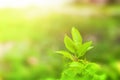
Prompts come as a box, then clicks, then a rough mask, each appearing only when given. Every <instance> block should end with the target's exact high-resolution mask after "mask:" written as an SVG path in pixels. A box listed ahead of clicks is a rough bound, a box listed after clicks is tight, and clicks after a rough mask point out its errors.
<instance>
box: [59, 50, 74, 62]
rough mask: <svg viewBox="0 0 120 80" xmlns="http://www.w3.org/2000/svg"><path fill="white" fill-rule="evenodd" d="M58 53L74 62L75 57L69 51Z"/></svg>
mask: <svg viewBox="0 0 120 80" xmlns="http://www.w3.org/2000/svg"><path fill="white" fill-rule="evenodd" d="M57 53H59V54H62V55H63V56H64V57H67V58H69V59H71V60H74V59H73V56H72V55H71V54H70V53H69V52H67V51H57Z"/></svg>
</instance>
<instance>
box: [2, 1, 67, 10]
mask: <svg viewBox="0 0 120 80" xmlns="http://www.w3.org/2000/svg"><path fill="white" fill-rule="evenodd" d="M66 1H68V0H0V7H14V8H16V7H27V6H31V5H33V6H38V7H57V6H62V5H63V4H64V3H65V2H66Z"/></svg>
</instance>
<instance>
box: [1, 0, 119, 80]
mask: <svg viewBox="0 0 120 80" xmlns="http://www.w3.org/2000/svg"><path fill="white" fill-rule="evenodd" d="M119 4H120V2H119V0H83V1H81V0H49V1H48V0H44V1H43V0H34V1H33V0H29V1H28V0H24V1H23V0H17V1H14V0H9V1H8V0H4V1H0V79H1V80H50V79H51V80H56V79H59V78H60V76H61V72H62V70H63V69H64V67H65V66H64V64H66V63H65V62H66V61H68V60H66V61H64V59H63V58H62V57H61V56H60V55H57V54H56V53H55V52H54V51H56V50H60V49H64V45H63V44H62V43H63V37H64V34H65V33H67V34H68V35H69V34H70V33H69V31H70V29H71V27H72V26H76V27H77V29H78V30H79V31H80V32H81V34H82V35H83V38H84V40H85V41H89V40H92V41H93V45H94V46H95V48H94V49H93V50H91V51H89V52H88V53H89V54H86V58H87V59H88V60H89V61H91V62H92V61H94V62H96V63H99V64H100V65H101V66H102V67H103V69H104V71H106V73H107V74H108V79H107V80H119V78H120V24H119V22H120V6H119ZM83 42H84V41H83Z"/></svg>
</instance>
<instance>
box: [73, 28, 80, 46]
mask: <svg viewBox="0 0 120 80" xmlns="http://www.w3.org/2000/svg"><path fill="white" fill-rule="evenodd" d="M71 33H72V38H73V41H74V42H75V43H77V44H82V37H81V35H80V33H79V31H78V30H77V29H76V28H75V27H73V28H72V32H71Z"/></svg>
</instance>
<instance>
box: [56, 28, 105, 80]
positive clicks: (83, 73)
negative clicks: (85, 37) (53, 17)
mask: <svg viewBox="0 0 120 80" xmlns="http://www.w3.org/2000/svg"><path fill="white" fill-rule="evenodd" d="M71 34H72V39H71V38H70V37H68V36H67V35H66V36H65V38H64V43H65V46H66V48H67V50H68V51H63V50H62V51H57V53H59V54H62V55H63V56H64V57H66V58H68V59H69V60H71V62H70V63H69V64H68V67H67V68H66V69H65V70H64V71H63V72H62V75H61V79H60V80H106V74H105V73H104V72H102V70H101V67H100V66H99V65H98V64H96V63H92V62H88V61H87V60H86V59H84V58H83V56H84V55H85V53H86V52H87V51H88V50H90V49H92V48H93V46H91V45H92V41H89V42H85V43H83V41H82V37H81V35H80V33H79V31H78V30H77V29H76V28H74V27H73V28H72V32H71Z"/></svg>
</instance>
